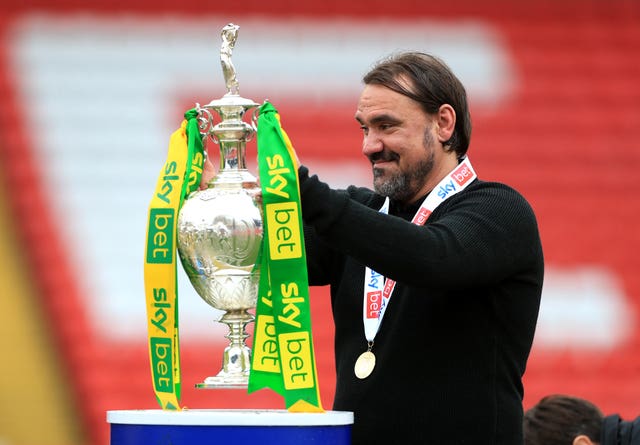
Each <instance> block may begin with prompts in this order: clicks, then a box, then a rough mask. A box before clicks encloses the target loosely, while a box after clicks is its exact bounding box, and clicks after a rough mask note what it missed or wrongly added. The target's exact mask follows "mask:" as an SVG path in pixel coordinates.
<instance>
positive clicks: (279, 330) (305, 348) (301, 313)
mask: <svg viewBox="0 0 640 445" xmlns="http://www.w3.org/2000/svg"><path fill="white" fill-rule="evenodd" d="M259 116H260V117H259V119H258V131H257V133H258V138H257V139H258V167H259V174H260V184H261V187H262V205H263V225H264V235H263V249H262V254H261V260H260V261H261V271H260V285H259V291H258V302H257V305H256V326H255V330H254V342H253V355H252V364H251V372H250V375H249V392H253V391H257V390H259V389H262V388H271V389H272V390H274V391H275V392H277V393H278V394H280V395H282V396H283V397H284V399H285V404H286V407H287V409H288V410H289V411H306V412H322V411H323V409H322V404H321V400H320V392H319V387H318V379H317V371H316V363H315V354H314V350H313V337H312V331H311V314H310V310H309V285H308V276H307V263H306V254H305V248H304V236H303V230H302V213H301V207H300V190H299V182H298V165H297V160H296V157H295V152H294V150H293V147H292V146H291V142H290V140H289V137H288V136H287V134H286V133H285V131H284V130H283V129H282V128H281V126H280V117H279V115H278V112H277V110H276V109H275V108H274V107H273V105H271V104H270V103H269V102H265V103H264V104H263V105H262V106H261V107H260V114H259Z"/></svg>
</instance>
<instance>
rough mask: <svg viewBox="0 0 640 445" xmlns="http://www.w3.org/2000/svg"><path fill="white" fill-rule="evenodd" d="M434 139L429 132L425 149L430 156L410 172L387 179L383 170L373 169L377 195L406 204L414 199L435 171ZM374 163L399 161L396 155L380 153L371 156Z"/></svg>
mask: <svg viewBox="0 0 640 445" xmlns="http://www.w3.org/2000/svg"><path fill="white" fill-rule="evenodd" d="M432 142H433V137H432V136H431V133H429V131H428V130H426V131H425V135H424V148H425V151H428V152H429V153H428V156H427V157H426V158H424V159H421V160H420V162H418V163H416V164H413V165H411V166H410V167H409V170H407V171H404V172H402V171H401V172H398V173H397V174H394V175H393V176H391V177H388V178H385V177H384V171H383V170H377V169H376V168H375V167H374V169H373V189H374V190H375V191H376V193H378V194H380V195H383V196H388V197H389V198H390V199H393V200H396V201H399V202H405V201H407V200H409V199H410V198H412V197H413V196H414V195H415V193H416V192H417V191H418V190H420V188H421V187H422V185H423V184H424V181H425V178H426V177H427V176H428V175H429V173H430V172H431V170H433V165H434V163H435V159H434V158H435V153H434V150H433V148H432ZM370 159H371V160H372V161H374V160H377V159H383V160H385V161H390V160H397V155H396V154H394V153H388V152H384V151H383V152H380V153H376V155H374V156H371V158H370Z"/></svg>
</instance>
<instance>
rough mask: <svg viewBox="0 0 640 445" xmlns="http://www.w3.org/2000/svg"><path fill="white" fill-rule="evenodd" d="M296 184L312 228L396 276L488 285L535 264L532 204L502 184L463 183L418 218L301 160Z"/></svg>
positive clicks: (427, 283)
mask: <svg viewBox="0 0 640 445" xmlns="http://www.w3.org/2000/svg"><path fill="white" fill-rule="evenodd" d="M300 184H301V188H300V190H301V197H302V212H303V218H304V221H305V223H306V224H308V225H309V226H311V227H313V229H314V231H315V233H316V235H317V236H318V237H319V238H320V239H321V240H322V241H323V242H324V243H326V244H327V245H328V246H330V247H331V248H332V249H335V250H337V251H339V252H342V253H343V254H345V255H348V256H351V257H353V258H354V259H356V260H357V261H359V262H361V263H363V264H365V265H367V266H369V267H371V268H372V269H374V270H375V271H377V272H378V273H381V274H383V275H384V276H386V277H389V278H392V279H394V280H396V281H401V282H404V283H407V284H410V285H413V286H418V287H435V288H443V289H452V288H466V287H469V286H483V285H489V284H493V283H496V282H499V281H501V280H503V279H505V278H506V277H509V276H511V275H513V274H515V273H517V272H519V271H522V270H524V269H528V268H531V267H536V262H537V261H538V260H539V259H540V256H541V247H540V240H539V235H538V229H537V223H536V220H535V216H534V214H533V211H532V209H531V208H530V206H529V205H528V203H527V202H526V201H525V199H524V198H523V197H522V196H521V195H520V194H518V193H517V192H516V191H515V190H513V189H511V188H509V187H507V186H505V185H502V184H496V183H481V184H480V183H478V184H476V185H475V186H470V187H468V188H467V189H466V190H464V191H462V192H460V193H458V194H457V195H454V196H453V197H451V198H449V199H448V200H447V201H445V202H444V203H443V204H441V205H440V206H439V207H438V208H437V209H436V210H435V211H434V212H433V214H432V215H431V217H430V218H429V220H428V221H427V223H426V224H425V225H424V226H417V225H415V224H412V223H411V222H409V221H406V220H404V219H402V218H399V217H395V216H392V215H385V214H382V213H379V212H378V211H377V210H375V209H373V208H370V207H368V206H367V205H364V204H363V203H361V202H359V201H358V200H356V199H354V197H353V196H352V193H350V191H349V190H345V191H340V190H333V189H331V188H329V186H327V185H326V184H324V183H322V182H321V181H320V180H319V179H318V178H317V177H316V176H312V177H309V175H308V170H306V168H304V167H301V169H300Z"/></svg>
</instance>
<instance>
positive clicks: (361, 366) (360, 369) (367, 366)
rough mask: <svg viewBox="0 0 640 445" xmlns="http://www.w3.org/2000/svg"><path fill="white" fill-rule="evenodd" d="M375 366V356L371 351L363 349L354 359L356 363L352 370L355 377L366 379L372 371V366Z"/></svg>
mask: <svg viewBox="0 0 640 445" xmlns="http://www.w3.org/2000/svg"><path fill="white" fill-rule="evenodd" d="M375 367H376V356H375V355H373V352H371V351H365V352H363V353H362V354H360V357H358V360H356V365H355V367H354V371H355V373H356V377H358V378H359V379H366V378H367V377H369V375H371V373H372V372H373V368H375Z"/></svg>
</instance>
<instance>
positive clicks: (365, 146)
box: [362, 131, 384, 156]
mask: <svg viewBox="0 0 640 445" xmlns="http://www.w3.org/2000/svg"><path fill="white" fill-rule="evenodd" d="M383 147H384V145H383V143H382V140H381V139H380V137H379V135H378V134H376V132H374V131H370V132H369V133H368V134H366V135H365V136H364V137H363V139H362V154H363V155H365V156H371V155H372V154H374V153H378V152H380V151H382V148H383Z"/></svg>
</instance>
